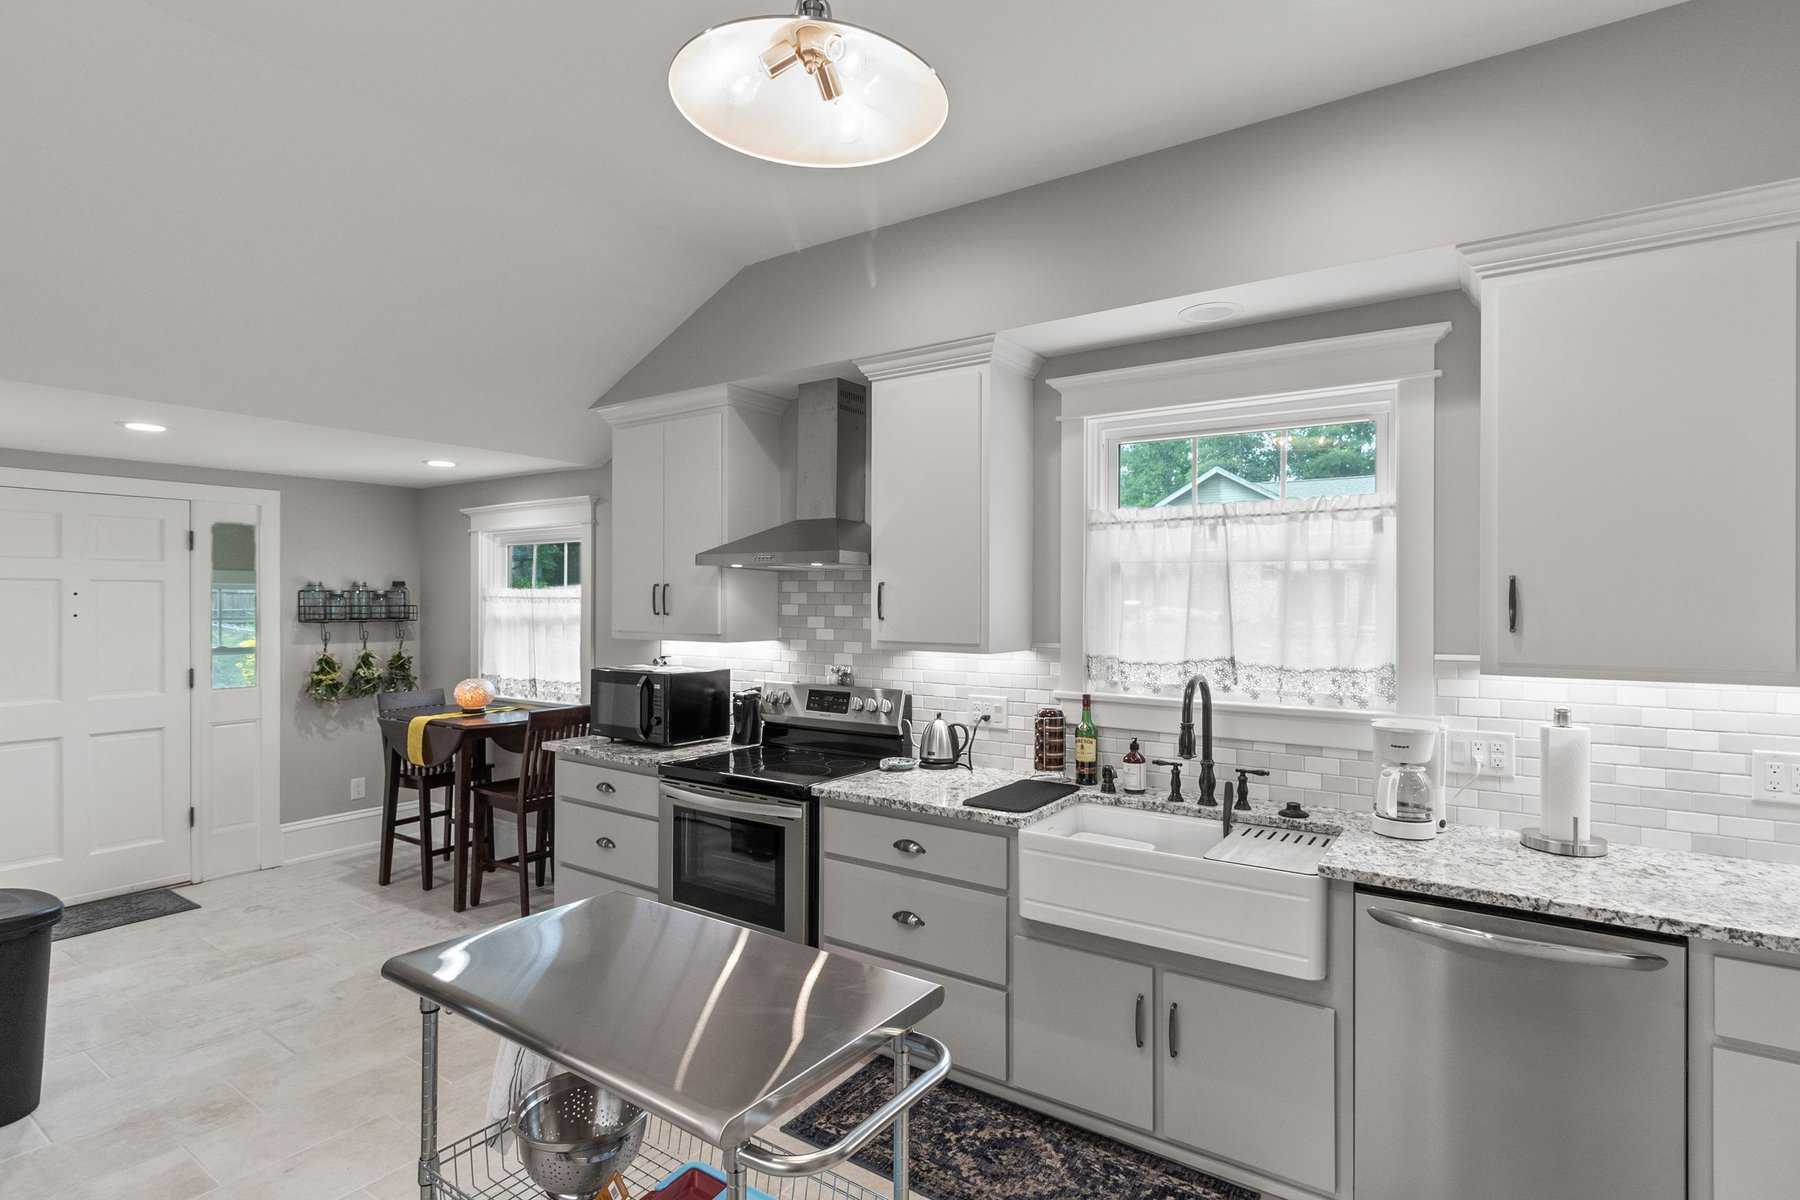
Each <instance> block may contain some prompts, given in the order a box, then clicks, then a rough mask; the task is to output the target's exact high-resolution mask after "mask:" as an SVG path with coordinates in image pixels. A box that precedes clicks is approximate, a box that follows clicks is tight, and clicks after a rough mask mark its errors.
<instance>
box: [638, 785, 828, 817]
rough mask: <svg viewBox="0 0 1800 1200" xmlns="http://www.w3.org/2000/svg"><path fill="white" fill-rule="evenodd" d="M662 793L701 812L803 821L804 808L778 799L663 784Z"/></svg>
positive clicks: (804, 815) (684, 805)
mask: <svg viewBox="0 0 1800 1200" xmlns="http://www.w3.org/2000/svg"><path fill="white" fill-rule="evenodd" d="M663 795H665V796H667V797H668V798H669V799H670V800H672V801H674V802H675V803H676V804H679V805H682V806H683V807H685V808H697V809H699V810H701V811H702V812H711V813H719V814H721V815H723V816H727V817H753V818H755V819H757V820H762V821H804V820H805V819H806V809H805V808H804V807H802V806H800V805H796V804H782V803H781V802H779V801H761V800H732V799H727V798H726V797H724V796H706V795H702V794H701V793H699V792H690V791H688V790H687V789H686V788H678V787H671V786H670V785H668V784H666V783H665V784H663Z"/></svg>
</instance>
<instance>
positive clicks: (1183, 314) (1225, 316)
mask: <svg viewBox="0 0 1800 1200" xmlns="http://www.w3.org/2000/svg"><path fill="white" fill-rule="evenodd" d="M1243 311H1244V306H1243V305H1241V304H1238V303H1235V302H1233V301H1231V300H1208V301H1206V302H1205V303H1204V304H1190V305H1188V306H1187V307H1186V308H1184V309H1182V310H1181V311H1180V312H1178V313H1176V314H1175V315H1176V316H1177V317H1180V318H1181V319H1182V320H1183V321H1186V322H1187V323H1188V324H1189V325H1216V324H1218V323H1219V322H1220V321H1229V320H1230V319H1231V318H1233V317H1235V316H1237V315H1238V314H1239V313H1241V312H1243Z"/></svg>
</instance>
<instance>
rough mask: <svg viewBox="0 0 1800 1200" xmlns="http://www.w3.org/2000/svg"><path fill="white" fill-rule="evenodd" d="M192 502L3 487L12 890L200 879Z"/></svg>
mask: <svg viewBox="0 0 1800 1200" xmlns="http://www.w3.org/2000/svg"><path fill="white" fill-rule="evenodd" d="M187 536H188V505H187V502H186V501H184V500H153V499H147V498H141V497H133V496H105V495H92V494H88V493H83V492H51V491H35V490H30V489H26V488H10V487H0V887H30V888H41V889H43V890H44V891H48V892H52V893H54V894H56V895H58V896H60V897H62V898H63V899H64V900H65V901H75V900H82V899H91V898H93V897H96V896H104V895H113V894H117V893H120V892H128V891H134V890H136V889H139V888H146V887H154V886H157V885H160V884H167V883H177V882H183V881H186V880H187V879H188V878H189V877H190V868H191V858H192V854H191V838H190V834H189V827H188V804H189V799H188V774H189V753H190V752H189V744H188V723H189V712H188V709H189V694H190V693H189V687H188V670H189V664H190V663H191V662H192V659H191V658H190V657H189V654H188V637H189V634H188V586H189V584H188V550H187Z"/></svg>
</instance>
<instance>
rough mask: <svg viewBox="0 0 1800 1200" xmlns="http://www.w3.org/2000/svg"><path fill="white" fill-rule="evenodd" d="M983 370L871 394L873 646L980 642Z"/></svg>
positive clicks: (902, 383)
mask: <svg viewBox="0 0 1800 1200" xmlns="http://www.w3.org/2000/svg"><path fill="white" fill-rule="evenodd" d="M985 386H986V374H985V370H984V369H983V368H979V367H965V368H960V369H957V370H948V371H938V372H934V373H932V374H929V375H914V376H903V377H901V378H897V379H884V380H880V381H878V382H877V383H876V384H875V387H874V390H873V393H872V395H871V397H870V402H869V406H870V409H871V412H870V422H871V424H870V430H871V435H870V455H871V458H870V464H871V466H870V472H869V475H870V480H869V487H870V495H869V524H870V536H871V538H872V548H871V552H870V560H871V561H870V587H871V588H872V589H873V591H874V595H873V596H872V597H871V600H872V602H874V603H875V606H876V608H877V611H876V612H875V614H874V617H875V619H874V621H873V625H872V628H873V641H874V643H875V644H876V645H884V644H888V643H908V644H915V645H936V646H977V645H979V644H980V643H981V628H982V616H983V614H982V603H983V589H982V579H983V572H984V571H985V570H986V555H985V554H984V552H983V551H984V547H983V545H982V539H983V518H982V511H983V507H984V505H985V504H986V500H985V496H986V491H985V489H986V480H985V475H984V471H983V462H984V459H985V452H984V448H983V445H982V437H983V429H982V408H983V394H982V393H983V389H984V387H985Z"/></svg>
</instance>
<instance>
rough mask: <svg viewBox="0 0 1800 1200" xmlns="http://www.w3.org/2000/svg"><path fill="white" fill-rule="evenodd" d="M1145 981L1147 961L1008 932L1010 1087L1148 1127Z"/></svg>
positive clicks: (1150, 1057)
mask: <svg viewBox="0 0 1800 1200" xmlns="http://www.w3.org/2000/svg"><path fill="white" fill-rule="evenodd" d="M1152 983H1153V972H1152V971H1151V968H1149V967H1147V966H1142V965H1139V964H1137V963H1128V962H1122V961H1120V960H1119V959H1115V958H1107V957H1105V956H1103V955H1099V954H1089V953H1087V952H1086V951H1082V950H1070V949H1068V948H1067V947H1065V946H1054V945H1051V944H1050V943H1048V942H1040V941H1037V940H1035V939H1032V938H1025V937H1015V938H1014V939H1013V987H1012V1061H1013V1073H1012V1083H1013V1086H1014V1087H1017V1088H1020V1089H1022V1090H1024V1091H1027V1092H1032V1093H1035V1094H1036V1095H1039V1096H1044V1097H1046V1098H1048V1099H1051V1100H1058V1101H1061V1102H1062V1103H1064V1104H1067V1105H1069V1106H1071V1107H1073V1108H1079V1109H1083V1110H1085V1111H1087V1112H1091V1113H1095V1114H1097V1115H1098V1116H1102V1117H1107V1118H1110V1119H1111V1120H1114V1121H1118V1122H1120V1123H1121V1124H1124V1125H1131V1126H1135V1127H1136V1128H1139V1129H1149V1128H1151V1126H1152V1125H1153V1124H1154V1123H1155V1112H1154V1110H1153V1105H1154V1103H1155V1082H1154V1080H1155V1071H1156V1062H1155V1057H1154V1052H1153V1050H1152V1040H1153V1036H1152V1031H1151V1028H1150V1025H1151V1017H1152V1011H1151V1006H1152V1004H1153V1002H1154V1001H1153V999H1152V996H1153V991H1152Z"/></svg>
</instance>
